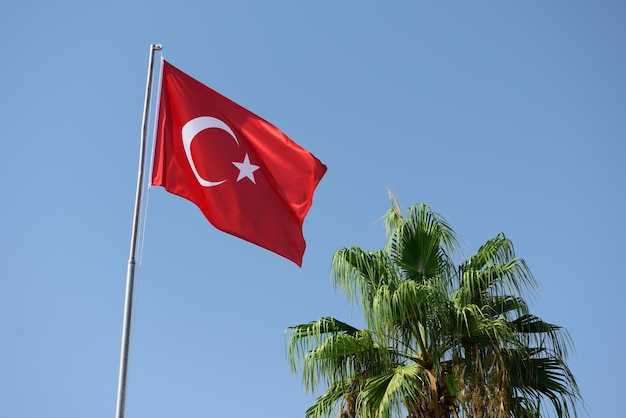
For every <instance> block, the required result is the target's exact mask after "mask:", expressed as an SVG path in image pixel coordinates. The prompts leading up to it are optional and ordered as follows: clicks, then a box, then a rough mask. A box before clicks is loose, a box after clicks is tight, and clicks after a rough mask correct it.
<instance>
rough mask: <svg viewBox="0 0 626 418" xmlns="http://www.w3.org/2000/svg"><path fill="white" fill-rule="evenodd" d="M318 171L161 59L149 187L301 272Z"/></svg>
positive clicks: (287, 143) (282, 140)
mask: <svg viewBox="0 0 626 418" xmlns="http://www.w3.org/2000/svg"><path fill="white" fill-rule="evenodd" d="M325 173H326V166H325V165H324V164H323V163H322V162H321V161H320V160H318V159H317V158H316V157H315V156H314V155H313V154H311V153H310V152H308V151H307V150H305V149H304V148H302V147H300V146H299V145H298V144H296V143H295V142H294V141H292V140H291V139H290V138H289V137H287V136H286V135H285V134H284V133H283V132H281V131H280V130H279V129H278V128H276V127H275V126H273V125H272V124H270V123H269V122H267V121H265V120H264V119H262V118H260V117H259V116H257V115H255V114H254V113H252V112H250V111H249V110H247V109H245V108H243V107H242V106H240V105H238V104H237V103H235V102H233V101H231V100H230V99H228V98H226V97H224V96H222V95H221V94H219V93H217V92H216V91H214V90H212V89H211V88H209V87H207V86H206V85H204V84H202V83H200V82H199V81H197V80H195V79H194V78H192V77H190V76H189V75H187V74H185V73H184V72H182V71H181V70H179V69H177V68H176V67H174V66H173V65H171V64H169V63H168V62H167V61H163V69H162V78H161V95H160V105H159V112H158V119H157V127H156V132H155V154H154V162H153V166H152V181H151V183H152V185H154V186H163V187H164V188H165V189H166V190H167V191H168V192H170V193H173V194H175V195H178V196H181V197H183V198H185V199H188V200H189V201H191V202H192V203H194V204H195V205H196V206H198V208H199V209H200V210H201V211H202V213H203V214H204V215H205V217H206V218H207V219H208V220H209V222H210V223H211V224H212V225H213V226H214V227H215V228H217V229H219V230H221V231H223V232H226V233H228V234H231V235H234V236H237V237H239V238H242V239H244V240H246V241H249V242H251V243H253V244H256V245H258V246H261V247H263V248H266V249H267V250H270V251H272V252H275V253H277V254H279V255H281V256H283V257H285V258H287V259H289V260H291V261H293V262H294V263H296V264H297V265H298V266H301V265H302V258H303V255H304V250H305V247H306V243H305V240H304V236H303V233H302V225H303V222H304V218H305V216H306V214H307V213H308V211H309V209H310V208H311V204H312V202H313V193H314V191H315V188H316V187H317V185H318V183H319V182H320V180H321V179H322V177H323V176H324V174H325Z"/></svg>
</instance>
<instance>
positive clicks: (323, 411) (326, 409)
mask: <svg viewBox="0 0 626 418" xmlns="http://www.w3.org/2000/svg"><path fill="white" fill-rule="evenodd" d="M352 385H353V382H351V381H349V380H338V381H335V382H333V384H332V385H330V386H329V387H328V389H326V392H324V393H323V394H322V395H320V396H319V397H318V398H317V399H316V400H315V403H314V404H313V405H311V407H309V409H307V410H306V414H305V417H306V418H330V417H332V416H334V415H335V413H336V411H337V410H338V409H340V408H341V407H342V405H341V404H342V399H344V397H345V395H346V393H350V388H351V387H352Z"/></svg>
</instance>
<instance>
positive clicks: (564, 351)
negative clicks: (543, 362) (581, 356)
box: [510, 314, 573, 359]
mask: <svg viewBox="0 0 626 418" xmlns="http://www.w3.org/2000/svg"><path fill="white" fill-rule="evenodd" d="M510 326H511V327H512V328H513V329H514V330H515V331H516V332H517V333H518V334H519V335H520V337H521V338H522V344H523V345H525V346H531V347H532V346H534V347H547V348H548V349H550V350H552V351H553V352H554V355H555V356H556V357H559V358H563V359H565V358H567V356H568V351H569V348H570V347H572V346H573V342H572V339H571V337H570V335H569V333H568V332H567V331H566V330H565V329H563V328H562V327H560V326H558V325H554V324H550V323H548V322H545V321H543V320H542V319H541V318H539V317H537V316H535V315H531V314H526V315H522V316H520V317H519V318H516V319H515V320H513V321H511V322H510Z"/></svg>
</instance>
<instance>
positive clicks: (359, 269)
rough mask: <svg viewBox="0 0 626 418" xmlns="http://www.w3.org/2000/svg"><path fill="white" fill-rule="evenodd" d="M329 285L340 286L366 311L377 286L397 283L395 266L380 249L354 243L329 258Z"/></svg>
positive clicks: (351, 299) (351, 300)
mask: <svg viewBox="0 0 626 418" xmlns="http://www.w3.org/2000/svg"><path fill="white" fill-rule="evenodd" d="M332 279H333V281H332V284H333V286H334V287H335V288H342V289H343V291H344V292H345V293H346V296H347V298H348V300H349V301H350V302H351V303H354V302H355V301H356V300H360V301H361V305H362V308H363V310H364V312H365V313H366V314H367V312H368V309H369V306H370V304H371V300H372V295H373V293H374V292H375V291H376V289H377V288H378V287H379V286H383V285H388V286H393V285H395V284H397V283H398V269H397V267H396V266H394V264H393V263H392V261H391V260H390V259H389V256H388V255H387V253H386V252H384V251H364V250H362V249H360V248H359V247H357V246H352V247H349V248H342V249H340V250H338V251H337V252H335V254H334V255H333V259H332Z"/></svg>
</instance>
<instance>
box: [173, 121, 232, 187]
mask: <svg viewBox="0 0 626 418" xmlns="http://www.w3.org/2000/svg"><path fill="white" fill-rule="evenodd" d="M209 128H217V129H221V130H223V131H226V132H227V133H228V134H229V135H230V136H232V137H233V139H234V140H235V143H236V144H237V145H239V141H237V137H236V136H235V133H234V132H233V131H232V129H230V127H229V126H228V125H226V124H225V123H224V122H222V121H221V120H220V119H217V118H214V117H211V116H200V117H197V118H195V119H191V120H190V121H189V122H187V123H186V124H185V125H184V126H183V129H182V134H183V147H184V148H185V154H186V155H187V160H189V165H191V169H192V170H193V174H195V175H196V179H197V180H198V183H200V184H201V185H202V186H204V187H215V186H218V185H220V184H222V183H224V182H225V181H226V179H224V180H218V181H211V180H207V179H205V178H203V177H202V176H201V175H200V174H199V173H198V170H197V169H196V164H195V163H194V162H193V157H192V156H191V142H192V141H193V139H194V138H195V137H196V135H198V134H199V133H200V132H201V131H204V130H205V129H209Z"/></svg>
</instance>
